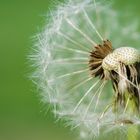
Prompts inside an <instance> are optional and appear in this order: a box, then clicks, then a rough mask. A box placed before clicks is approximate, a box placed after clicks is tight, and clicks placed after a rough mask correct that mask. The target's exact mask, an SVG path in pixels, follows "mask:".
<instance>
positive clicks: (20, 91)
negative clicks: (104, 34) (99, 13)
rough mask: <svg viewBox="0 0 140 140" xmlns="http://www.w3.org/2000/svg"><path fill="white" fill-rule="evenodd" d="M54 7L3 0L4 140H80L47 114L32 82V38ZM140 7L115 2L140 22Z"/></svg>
mask: <svg viewBox="0 0 140 140" xmlns="http://www.w3.org/2000/svg"><path fill="white" fill-rule="evenodd" d="M56 1H57V0H56ZM111 2H113V0H112V1H111ZM52 3H53V0H38V1H37V0H24V1H21V0H0V140H65V139H67V140H76V135H74V134H73V133H72V132H71V131H69V128H65V127H64V125H63V123H62V122H55V119H54V117H53V115H52V114H50V112H48V113H46V112H47V109H46V108H47V107H46V106H44V105H43V104H42V103H41V102H40V97H39V95H38V93H37V90H36V88H35V86H34V85H33V84H32V82H31V81H30V80H29V78H28V76H29V74H30V73H31V68H30V67H29V63H28V60H27V55H28V54H29V53H30V52H31V48H32V46H33V40H32V37H33V36H34V35H35V34H36V33H37V32H38V31H39V30H41V29H42V27H43V25H44V24H45V20H46V19H45V15H46V13H47V10H48V9H49V7H50V5H52ZM139 5H140V1H139V0H133V1H131V0H114V4H113V7H114V8H116V9H117V10H121V11H122V13H123V12H127V10H128V11H129V12H131V11H132V13H133V15H134V18H139V20H140V8H139ZM124 9H125V10H124ZM130 20H131V19H130Z"/></svg>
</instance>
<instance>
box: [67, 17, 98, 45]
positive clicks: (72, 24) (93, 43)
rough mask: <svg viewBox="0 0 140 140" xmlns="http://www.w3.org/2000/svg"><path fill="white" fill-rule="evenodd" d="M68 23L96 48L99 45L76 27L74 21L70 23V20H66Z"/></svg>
mask: <svg viewBox="0 0 140 140" xmlns="http://www.w3.org/2000/svg"><path fill="white" fill-rule="evenodd" d="M66 21H67V23H68V24H69V25H70V26H72V27H73V28H74V29H75V30H76V31H78V32H79V33H80V34H81V35H83V36H84V37H85V39H87V40H88V41H89V42H90V43H91V44H92V45H94V46H96V45H97V44H96V43H95V42H94V41H93V40H92V39H91V38H90V37H88V36H87V35H86V34H85V33H84V32H82V31H81V30H80V29H79V28H78V27H76V26H75V25H74V23H73V22H72V21H70V20H69V19H67V18H66Z"/></svg>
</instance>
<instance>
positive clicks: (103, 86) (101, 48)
mask: <svg viewBox="0 0 140 140" xmlns="http://www.w3.org/2000/svg"><path fill="white" fill-rule="evenodd" d="M119 15H120V14H119V12H116V11H114V10H113V9H112V8H110V7H109V6H108V5H107V4H106V3H105V2H103V1H99V2H96V3H95V2H94V1H93V0H74V1H72V0H69V1H67V2H65V4H62V5H59V6H57V8H55V10H54V11H51V12H50V20H49V23H47V25H46V27H45V29H44V31H43V32H42V33H39V34H38V35H37V43H36V45H35V53H34V55H32V58H31V60H32V61H33V63H34V66H35V67H36V71H35V73H34V74H33V78H34V79H35V82H36V84H37V85H38V87H39V89H40V90H41V91H40V92H41V96H42V101H43V102H44V103H48V104H50V105H52V112H53V113H54V114H55V115H56V116H57V117H58V118H59V119H64V120H66V122H67V123H66V124H67V125H68V126H71V127H72V128H73V129H77V130H79V132H80V136H81V137H82V138H84V139H90V138H94V137H95V136H98V135H100V134H101V133H109V132H111V131H112V130H114V129H116V128H120V129H123V130H124V131H125V129H124V128H127V125H128V124H131V123H133V124H139V118H138V116H137V115H135V116H134V115H133V116H132V115H130V112H132V111H131V109H130V107H129V106H130V100H129V98H132V101H134V102H132V101H131V104H133V105H134V108H135V110H136V111H138V108H139V107H138V105H139V100H138V98H139V87H138V86H139V83H140V80H139V76H140V72H139V71H138V69H139V66H140V64H139V62H140V53H139V51H138V50H137V49H136V48H135V47H134V48H133V47H125V46H133V45H134V46H136V45H137V43H136V42H137V39H138V37H139V33H138V32H137V24H133V23H131V22H129V24H125V22H123V24H124V25H123V24H121V22H120V17H119ZM112 23H113V24H112ZM136 23H137V22H136ZM126 34H127V36H126ZM107 39H109V40H107ZM124 42H127V43H126V44H124ZM132 42H133V43H132ZM118 46H119V47H118ZM122 46H124V47H122ZM122 83H123V84H122ZM114 92H115V93H114ZM133 96H134V97H133ZM112 102H113V103H112ZM116 114H117V118H116ZM134 114H135V113H134Z"/></svg>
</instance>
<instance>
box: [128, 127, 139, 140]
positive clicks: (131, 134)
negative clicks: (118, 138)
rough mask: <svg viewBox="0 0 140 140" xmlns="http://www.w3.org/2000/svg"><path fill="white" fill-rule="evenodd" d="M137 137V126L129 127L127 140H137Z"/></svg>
mask: <svg viewBox="0 0 140 140" xmlns="http://www.w3.org/2000/svg"><path fill="white" fill-rule="evenodd" d="M138 136H139V131H138V126H136V125H132V126H129V128H128V132H127V140H138Z"/></svg>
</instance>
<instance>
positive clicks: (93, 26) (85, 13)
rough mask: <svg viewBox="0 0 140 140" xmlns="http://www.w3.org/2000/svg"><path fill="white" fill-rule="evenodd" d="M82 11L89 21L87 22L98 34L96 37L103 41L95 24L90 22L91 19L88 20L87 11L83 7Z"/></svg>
mask: <svg viewBox="0 0 140 140" xmlns="http://www.w3.org/2000/svg"><path fill="white" fill-rule="evenodd" d="M83 12H84V15H85V17H86V19H87V21H88V22H89V24H90V25H91V27H92V28H93V30H94V31H95V32H96V34H97V35H98V37H99V38H100V39H101V40H102V41H103V38H102V36H101V34H100V33H99V32H98V31H97V29H96V27H95V25H94V24H93V23H92V21H91V20H90V18H89V16H88V14H87V12H86V11H85V10H84V9H83Z"/></svg>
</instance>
